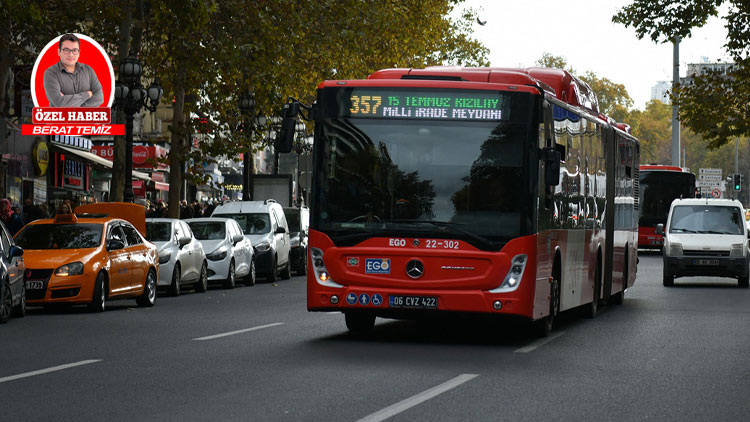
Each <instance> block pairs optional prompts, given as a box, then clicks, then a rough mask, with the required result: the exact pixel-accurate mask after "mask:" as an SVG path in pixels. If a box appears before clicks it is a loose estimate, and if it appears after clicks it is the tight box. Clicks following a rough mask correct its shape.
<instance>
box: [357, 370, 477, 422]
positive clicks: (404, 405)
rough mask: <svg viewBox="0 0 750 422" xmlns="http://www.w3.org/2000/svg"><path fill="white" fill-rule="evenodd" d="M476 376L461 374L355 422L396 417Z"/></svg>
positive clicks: (369, 421) (377, 420) (370, 421)
mask: <svg viewBox="0 0 750 422" xmlns="http://www.w3.org/2000/svg"><path fill="white" fill-rule="evenodd" d="M478 376H479V375H478V374H461V375H459V376H457V377H456V378H453V379H451V380H448V381H446V382H444V383H442V384H440V385H438V386H436V387H432V388H430V389H429V390H426V391H423V392H421V393H419V394H417V395H414V396H411V397H409V398H408V399H406V400H402V401H400V402H398V403H396V404H394V405H392V406H388V407H386V408H385V409H383V410H379V411H377V412H375V413H373V414H371V415H368V416H365V417H364V418H362V419H360V420H358V421H357V422H380V421H384V420H386V419H388V418H390V417H391V416H394V415H397V414H399V413H401V412H403V411H405V410H407V409H409V408H412V407H414V406H416V405H418V404H420V403H422V402H425V401H427V400H429V399H431V398H433V397H435V396H437V395H439V394H443V393H445V392H446V391H448V390H450V389H453V388H456V387H458V386H459V385H461V384H463V383H465V382H467V381H470V380H472V379H474V378H476V377H478Z"/></svg>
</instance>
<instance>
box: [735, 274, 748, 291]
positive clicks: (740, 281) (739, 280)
mask: <svg viewBox="0 0 750 422" xmlns="http://www.w3.org/2000/svg"><path fill="white" fill-rule="evenodd" d="M737 284H739V286H740V287H742V288H745V289H746V288H748V287H750V276H747V275H745V276H739V277H738V278H737Z"/></svg>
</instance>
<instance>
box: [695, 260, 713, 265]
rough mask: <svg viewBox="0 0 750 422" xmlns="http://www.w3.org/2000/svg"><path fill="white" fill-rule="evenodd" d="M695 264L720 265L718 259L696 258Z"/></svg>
mask: <svg viewBox="0 0 750 422" xmlns="http://www.w3.org/2000/svg"><path fill="white" fill-rule="evenodd" d="M693 265H719V260H718V259H694V260H693Z"/></svg>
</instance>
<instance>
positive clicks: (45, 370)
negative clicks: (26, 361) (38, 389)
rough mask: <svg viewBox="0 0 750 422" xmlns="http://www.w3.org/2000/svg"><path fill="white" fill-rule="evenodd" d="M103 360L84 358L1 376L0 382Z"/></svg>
mask: <svg viewBox="0 0 750 422" xmlns="http://www.w3.org/2000/svg"><path fill="white" fill-rule="evenodd" d="M101 361H102V360H101V359H89V360H82V361H80V362H73V363H67V364H65V365H59V366H53V367H51V368H46V369H40V370H38V371H31V372H24V373H23V374H18V375H11V376H8V377H2V378H0V383H2V382H8V381H13V380H17V379H19V378H28V377H33V376H35V375H42V374H47V373H50V372H55V371H62V370H63V369H68V368H74V367H76V366H81V365H88V364H90V363H96V362H101Z"/></svg>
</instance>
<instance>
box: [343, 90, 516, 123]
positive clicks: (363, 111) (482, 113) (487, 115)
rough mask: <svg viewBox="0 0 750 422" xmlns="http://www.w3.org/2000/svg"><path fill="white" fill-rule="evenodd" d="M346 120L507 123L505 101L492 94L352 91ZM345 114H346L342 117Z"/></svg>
mask: <svg viewBox="0 0 750 422" xmlns="http://www.w3.org/2000/svg"><path fill="white" fill-rule="evenodd" d="M348 100H349V102H350V104H349V108H348V110H347V109H346V107H342V111H343V112H344V113H345V114H348V115H349V116H350V117H375V118H397V119H398V118H402V119H438V120H439V119H445V120H508V115H507V114H508V110H509V107H508V106H509V104H508V100H509V99H508V97H507V96H504V95H502V94H501V93H498V92H496V91H487V92H477V91H471V92H460V91H396V90H367V91H365V90H360V89H353V90H351V91H350V94H349V96H348ZM347 111H348V113H346V112H347Z"/></svg>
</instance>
